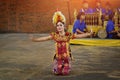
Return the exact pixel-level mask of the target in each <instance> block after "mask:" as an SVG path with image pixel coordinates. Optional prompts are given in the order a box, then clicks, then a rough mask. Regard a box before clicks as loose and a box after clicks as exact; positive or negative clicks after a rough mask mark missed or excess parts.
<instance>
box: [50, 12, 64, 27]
mask: <svg viewBox="0 0 120 80" xmlns="http://www.w3.org/2000/svg"><path fill="white" fill-rule="evenodd" d="M52 20H53V24H54V26H55V25H56V23H57V22H58V21H62V22H64V23H66V19H65V16H64V15H63V14H62V12H61V11H57V12H55V13H54V15H53V19H52Z"/></svg>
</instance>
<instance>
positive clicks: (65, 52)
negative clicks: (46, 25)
mask: <svg viewBox="0 0 120 80" xmlns="http://www.w3.org/2000/svg"><path fill="white" fill-rule="evenodd" d="M65 21H66V20H65V17H64V15H63V14H62V13H61V12H60V11H57V12H55V14H54V16H53V23H54V25H55V26H56V29H57V31H56V32H52V33H51V34H50V35H49V36H46V37H40V38H33V37H32V36H31V40H32V41H37V42H40V41H46V40H54V41H55V56H54V66H53V72H54V74H57V75H67V74H69V71H70V56H71V55H70V47H69V41H70V39H74V38H84V37H88V36H91V33H84V34H79V35H78V34H71V33H69V32H66V31H65Z"/></svg>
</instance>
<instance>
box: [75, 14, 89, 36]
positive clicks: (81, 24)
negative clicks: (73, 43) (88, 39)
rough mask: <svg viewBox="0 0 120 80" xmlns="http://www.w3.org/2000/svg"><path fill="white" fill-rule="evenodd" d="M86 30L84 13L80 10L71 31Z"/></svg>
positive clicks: (79, 31) (82, 31)
mask: <svg viewBox="0 0 120 80" xmlns="http://www.w3.org/2000/svg"><path fill="white" fill-rule="evenodd" d="M86 31H87V28H86V24H85V13H83V12H80V13H78V15H77V20H76V21H75V23H74V25H73V33H77V34H83V33H85V32H86Z"/></svg>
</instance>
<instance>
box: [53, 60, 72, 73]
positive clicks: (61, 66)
mask: <svg viewBox="0 0 120 80" xmlns="http://www.w3.org/2000/svg"><path fill="white" fill-rule="evenodd" d="M70 69H71V60H70V59H54V62H53V72H54V74H56V75H68V74H69V72H70Z"/></svg>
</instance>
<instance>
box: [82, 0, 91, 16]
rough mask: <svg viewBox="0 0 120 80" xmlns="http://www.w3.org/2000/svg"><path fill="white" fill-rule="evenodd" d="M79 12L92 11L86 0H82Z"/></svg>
mask: <svg viewBox="0 0 120 80" xmlns="http://www.w3.org/2000/svg"><path fill="white" fill-rule="evenodd" d="M80 12H84V13H85V14H91V13H93V10H92V9H91V8H90V7H89V3H88V2H87V1H86V0H83V3H82V8H81V9H80Z"/></svg>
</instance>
